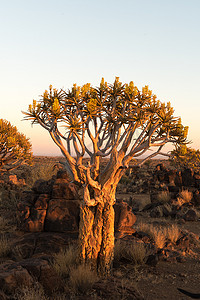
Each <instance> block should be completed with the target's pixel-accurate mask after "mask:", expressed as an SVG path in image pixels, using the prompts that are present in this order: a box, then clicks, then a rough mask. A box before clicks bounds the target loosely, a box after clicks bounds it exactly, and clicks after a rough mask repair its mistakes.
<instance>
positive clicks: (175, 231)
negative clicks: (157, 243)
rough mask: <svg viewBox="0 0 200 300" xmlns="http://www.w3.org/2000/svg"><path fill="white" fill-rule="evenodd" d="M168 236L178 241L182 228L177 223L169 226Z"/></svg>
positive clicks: (171, 239) (174, 241)
mask: <svg viewBox="0 0 200 300" xmlns="http://www.w3.org/2000/svg"><path fill="white" fill-rule="evenodd" d="M166 234H167V238H168V239H169V240H170V241H171V242H172V243H176V241H177V240H178V238H179V237H180V230H179V228H178V226H177V225H174V224H173V225H172V226H171V227H168V228H167V233H166Z"/></svg>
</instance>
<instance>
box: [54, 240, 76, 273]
mask: <svg viewBox="0 0 200 300" xmlns="http://www.w3.org/2000/svg"><path fill="white" fill-rule="evenodd" d="M77 254H78V251H77V248H76V247H75V246H73V245H71V246H69V247H68V248H67V249H61V250H60V252H58V253H56V254H55V255H54V260H53V262H52V266H53V268H54V269H55V270H56V272H57V273H58V274H59V275H60V276H61V277H67V276H69V273H70V270H71V268H72V267H74V266H76V264H77Z"/></svg>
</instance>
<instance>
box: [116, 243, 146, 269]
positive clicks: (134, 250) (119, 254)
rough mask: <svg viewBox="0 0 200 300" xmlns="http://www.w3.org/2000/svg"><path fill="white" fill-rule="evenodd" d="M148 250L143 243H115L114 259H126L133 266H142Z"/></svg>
mask: <svg viewBox="0 0 200 300" xmlns="http://www.w3.org/2000/svg"><path fill="white" fill-rule="evenodd" d="M145 257H146V249H145V246H144V244H143V243H137V242H135V243H133V244H131V245H130V244H125V243H121V242H120V240H118V241H117V242H116V243H115V251H114V258H115V260H116V261H120V260H123V259H126V260H128V261H130V262H131V263H133V264H136V265H140V264H143V263H144V260H145Z"/></svg>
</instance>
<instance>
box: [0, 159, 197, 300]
mask: <svg viewBox="0 0 200 300" xmlns="http://www.w3.org/2000/svg"><path fill="white" fill-rule="evenodd" d="M36 163H38V164H39V165H45V163H46V166H45V167H44V169H46V170H47V171H48V172H47V173H48V174H49V177H48V176H47V174H46V173H45V172H44V171H43V174H42V175H43V178H41V176H40V174H41V170H40V173H39V175H38V178H35V179H40V180H39V181H37V183H36V182H35V181H34V180H33V179H32V180H31V179H30V177H31V175H30V176H29V179H27V178H26V174H28V172H27V170H19V171H18V173H17V174H16V175H17V177H16V176H15V174H13V176H11V177H10V178H7V179H6V180H7V181H6V182H7V183H6V185H5V182H3V181H2V182H1V189H0V193H1V203H0V210H1V218H0V239H1V242H0V262H1V264H0V288H1V292H0V299H89V300H90V299H99V300H100V299H130V300H131V299H145V300H146V299H159V300H161V299H189V297H188V296H186V295H184V294H183V293H181V292H180V291H179V290H178V289H184V290H186V291H189V292H192V293H193V294H194V293H196V294H198V293H199V294H200V285H199V282H200V260H199V259H200V197H199V192H200V176H199V174H195V173H194V172H193V171H192V170H185V171H184V172H182V173H180V172H178V171H177V170H174V169H171V168H170V166H169V163H168V161H162V164H161V162H160V161H156V160H154V161H152V162H151V163H150V164H146V165H145V166H143V167H142V168H139V169H138V168H135V167H134V165H133V166H132V168H130V170H128V171H127V173H126V175H125V176H124V177H123V178H122V180H121V182H120V184H119V187H118V190H117V195H116V199H117V203H116V205H115V213H116V221H115V236H116V249H115V260H114V265H113V270H112V273H111V275H110V276H109V277H107V278H100V277H99V278H96V279H95V280H93V281H91V282H90V284H89V287H87V288H83V289H81V288H79V289H77V286H76V288H75V287H72V286H73V281H72V276H71V275H70V273H67V274H65V276H61V274H60V273H59V272H58V270H56V268H55V264H54V261H55V255H56V253H57V254H58V253H60V250H61V249H66V248H67V247H68V246H71V247H74V249H76V244H77V237H78V221H79V220H78V206H79V201H80V199H79V198H80V194H81V193H80V192H79V191H76V190H75V188H74V186H73V185H69V182H68V180H67V177H66V176H65V174H64V173H63V172H58V174H57V171H58V168H59V164H58V159H57V158H51V159H50V158H45V159H44V158H37V160H36ZM48 168H49V169H48ZM50 169H51V172H50ZM36 171H37V170H36V169H35V171H34V174H36V173H37V172H36ZM52 175H53V176H54V177H53V178H52ZM28 180H29V181H30V182H31V183H30V185H29V186H28V185H27V183H26V182H27V181H28ZM33 181H34V183H33V184H32V182H33ZM183 191H185V193H182V192H183ZM66 224H67V225H66ZM6 243H7V248H6V247H5V246H6ZM3 248H5V249H3ZM136 250H137V251H136ZM75 268H77V266H76V267H75ZM85 274H86V273H85ZM85 277H86V275H85ZM93 279H94V278H93ZM88 280H89V279H88ZM31 293H32V294H31ZM30 295H32V298H31V296H30Z"/></svg>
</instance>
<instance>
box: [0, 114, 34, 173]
mask: <svg viewBox="0 0 200 300" xmlns="http://www.w3.org/2000/svg"><path fill="white" fill-rule="evenodd" d="M31 160H32V152H31V143H30V141H29V139H28V138H26V136H25V135H24V134H22V133H19V132H18V130H17V128H16V127H15V126H13V125H11V124H10V122H8V121H7V120H4V119H0V173H3V172H7V171H10V170H13V169H16V168H18V167H19V166H21V165H22V164H30V163H31Z"/></svg>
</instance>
